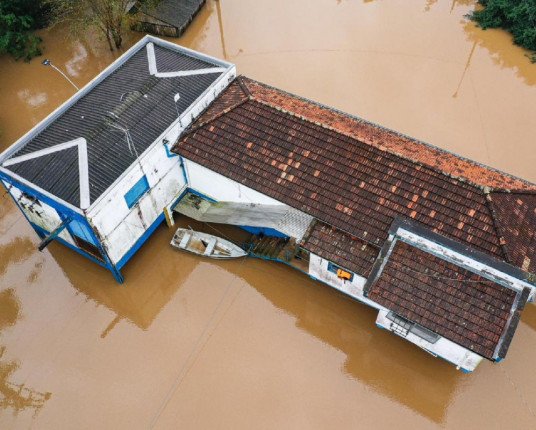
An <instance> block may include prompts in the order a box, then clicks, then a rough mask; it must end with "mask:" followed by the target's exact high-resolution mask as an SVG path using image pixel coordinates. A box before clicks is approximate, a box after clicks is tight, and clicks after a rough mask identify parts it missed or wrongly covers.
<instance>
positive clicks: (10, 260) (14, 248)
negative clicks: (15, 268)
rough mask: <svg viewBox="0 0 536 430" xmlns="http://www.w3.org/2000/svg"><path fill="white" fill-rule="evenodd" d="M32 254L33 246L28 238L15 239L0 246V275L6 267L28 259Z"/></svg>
mask: <svg viewBox="0 0 536 430" xmlns="http://www.w3.org/2000/svg"><path fill="white" fill-rule="evenodd" d="M34 252H36V250H35V245H34V244H33V242H32V241H31V240H30V239H29V238H28V237H16V238H15V239H13V240H12V241H10V242H8V243H6V244H4V245H0V275H3V274H4V273H5V272H6V270H7V269H8V267H10V266H12V265H14V264H17V263H20V262H22V261H24V260H26V259H28V258H29V257H30V255H32V254H33V253H34Z"/></svg>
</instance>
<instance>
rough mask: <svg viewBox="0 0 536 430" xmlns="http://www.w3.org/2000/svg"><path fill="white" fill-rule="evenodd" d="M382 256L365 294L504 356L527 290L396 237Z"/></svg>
mask: <svg viewBox="0 0 536 430" xmlns="http://www.w3.org/2000/svg"><path fill="white" fill-rule="evenodd" d="M388 245H389V244H386V247H388ZM382 259H386V260H387V262H386V263H385V265H384V266H383V267H382V268H381V269H379V270H380V273H379V274H373V276H372V277H371V278H372V279H369V282H370V284H367V286H366V287H365V294H366V295H367V297H368V298H370V299H371V300H374V301H375V302H376V303H379V304H380V305H382V306H384V307H386V308H387V309H389V310H391V311H393V312H395V313H396V314H398V315H400V316H402V317H403V318H406V319H408V320H410V321H412V322H414V323H417V324H420V325H421V326H423V327H425V328H427V329H429V330H432V331H433V332H435V333H437V334H439V335H441V336H443V337H445V338H447V339H449V340H451V341H453V342H455V343H457V344H459V345H462V346H464V347H466V348H468V349H470V350H472V351H474V352H476V353H477V354H479V355H481V356H483V357H486V358H488V359H494V358H497V357H504V356H505V355H506V351H507V349H508V346H509V343H510V340H511V339H512V336H513V334H514V331H515V329H516V326H517V323H518V320H519V313H520V311H521V310H522V309H523V306H524V304H525V302H526V300H527V296H528V294H529V289H528V288H525V289H524V290H523V293H519V292H517V291H514V290H511V289H509V288H506V287H504V286H502V285H500V284H498V283H495V282H493V281H490V280H488V279H486V278H483V277H482V276H480V275H478V274H475V273H473V272H471V271H469V270H466V269H464V268H461V267H459V266H458V265H456V264H453V263H451V262H449V261H446V260H444V259H442V258H439V257H437V256H435V255H432V254H430V253H429V252H427V251H424V250H422V249H419V248H417V247H415V246H413V245H411V244H408V243H405V242H402V241H400V240H397V241H396V243H395V245H394V248H393V249H392V250H391V251H390V253H389V254H388V255H383V256H382ZM378 264H379V263H378ZM499 345H501V347H500V350H497V347H498V346H499Z"/></svg>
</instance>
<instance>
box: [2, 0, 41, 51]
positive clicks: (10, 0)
mask: <svg viewBox="0 0 536 430" xmlns="http://www.w3.org/2000/svg"><path fill="white" fill-rule="evenodd" d="M47 14H48V9H47V8H46V7H44V6H43V3H42V2H41V0H0V54H4V53H7V54H10V55H12V56H13V57H14V58H15V59H17V60H18V59H19V58H24V59H25V60H26V61H29V60H30V59H32V58H33V57H35V56H37V55H41V49H40V48H39V45H40V43H41V38H40V37H38V36H36V35H34V34H33V30H35V29H37V28H41V27H44V26H45V25H46V21H47Z"/></svg>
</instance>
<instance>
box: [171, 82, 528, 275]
mask: <svg viewBox="0 0 536 430" xmlns="http://www.w3.org/2000/svg"><path fill="white" fill-rule="evenodd" d="M174 151H176V152H178V153H180V154H182V155H183V156H184V157H186V158H188V159H190V160H192V161H195V162H198V163H200V164H203V165H204V166H206V167H207V168H210V169H212V170H214V171H216V172H218V173H220V174H222V175H224V176H227V177H229V178H231V179H234V180H236V181H238V182H240V183H242V184H244V185H247V186H248V187H251V188H253V189H255V190H257V191H260V192H262V193H264V194H267V195H269V196H270V197H273V198H275V199H277V200H279V201H281V202H283V203H286V204H288V205H289V206H292V207H295V208H296V209H299V210H301V211H303V212H306V213H308V214H310V215H312V216H314V217H315V218H317V219H318V220H320V221H321V222H323V223H325V224H328V225H329V226H331V227H332V228H331V233H330V231H329V230H330V229H324V230H323V231H316V232H315V231H313V233H314V234H313V235H312V236H310V238H309V239H308V240H306V241H305V243H304V246H305V247H306V248H310V249H315V251H316V252H319V250H323V253H324V255H325V256H326V258H330V256H331V257H333V258H335V259H336V258H339V261H340V255H338V254H337V253H339V254H340V251H341V249H342V250H343V251H344V250H347V249H352V248H356V246H354V245H352V246H350V248H348V246H349V245H348V244H349V243H350V242H348V240H357V241H358V242H359V243H360V245H359V246H362V245H363V244H367V245H368V246H369V247H370V249H368V250H366V251H363V252H365V260H363V259H361V260H360V261H355V262H353V264H352V262H351V261H350V262H348V264H347V265H346V266H343V267H347V268H349V269H351V270H355V271H356V273H358V274H360V275H362V276H366V275H367V270H366V269H364V268H363V267H364V265H365V263H364V261H367V260H368V258H369V256H368V253H370V251H371V249H372V250H374V249H376V253H379V250H380V248H381V246H382V245H383V243H384V242H385V240H386V239H387V236H388V231H389V228H390V226H391V224H392V223H393V221H394V219H395V218H397V217H405V218H408V219H413V220H415V221H418V222H419V223H420V224H422V225H424V226H426V227H428V228H429V229H430V230H432V231H435V232H437V233H440V234H442V235H444V236H446V237H449V238H451V239H455V240H457V241H459V242H462V243H465V244H467V245H468V246H470V247H472V248H475V249H477V250H479V251H482V252H485V253H487V254H489V255H492V256H494V257H496V258H498V259H500V260H505V261H508V262H510V263H512V264H514V265H516V266H518V267H522V268H523V269H524V270H528V271H532V272H536V240H535V236H534V235H535V232H536V224H535V223H534V222H533V217H534V214H535V210H536V199H535V198H533V197H532V196H533V193H535V192H536V185H534V184H531V183H529V182H527V181H524V180H522V179H519V178H515V177H513V176H511V175H508V174H505V173H501V172H499V171H497V170H495V169H492V168H489V167H486V166H483V165H481V164H478V163H476V162H473V161H470V160H466V159H463V158H461V157H458V156H456V155H454V154H451V153H449V152H446V151H444V150H441V149H438V148H435V147H432V146H430V145H427V144H425V143H422V142H419V141H416V140H414V139H411V138H409V137H407V136H403V135H400V134H398V133H396V132H394V131H390V130H387V129H384V128H382V127H379V126H377V125H375V124H372V123H369V122H366V121H364V120H362V119H359V118H355V117H351V116H349V115H347V114H344V113H341V112H339V111H336V110H334V109H331V108H329V107H326V106H322V105H319V104H317V103H315V102H312V101H309V100H305V99H302V98H300V97H297V96H294V95H291V94H288V93H286V92H284V91H281V90H278V89H275V88H273V87H269V86H267V85H265V84H261V83H259V82H256V81H253V80H251V79H248V78H245V77H238V78H237V79H236V80H235V81H234V82H233V83H232V84H231V85H230V86H229V87H228V88H227V89H226V90H225V91H224V92H223V93H222V95H221V96H220V97H219V98H217V99H216V101H215V102H214V103H212V105H211V106H210V107H209V108H208V109H207V110H206V112H205V113H204V114H203V115H201V117H200V118H199V119H198V120H197V121H196V123H195V124H194V126H193V127H192V128H191V129H190V130H189V131H188V132H187V133H186V134H185V135H184V136H183V137H182V138H181V139H180V140H179V141H178V142H177V144H176V145H175V147H174ZM518 201H522V202H523V208H522V209H521V208H519V209H520V210H518V211H517V213H516V215H515V221H514V220H511V219H509V217H508V216H507V213H505V214H504V215H503V214H502V212H501V210H500V209H498V208H497V207H498V206H500V207H510V206H512V205H515V204H517V202H518ZM337 238H342V239H341V240H338V241H337V243H339V244H341V245H339V249H338V250H337V249H335V250H332V249H331V248H332V247H333V246H332V244H333V243H334V240H335V239H337ZM313 241H314V243H313ZM343 243H344V244H343ZM313 247H314V248H313ZM356 258H358V257H355V256H353V257H352V259H356ZM334 261H335V260H334ZM340 264H341V265H343V264H342V263H340ZM371 266H372V264H370V267H371ZM370 267H369V269H370Z"/></svg>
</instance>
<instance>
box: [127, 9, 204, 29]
mask: <svg viewBox="0 0 536 430" xmlns="http://www.w3.org/2000/svg"><path fill="white" fill-rule="evenodd" d="M205 2H206V0H161V1H159V2H158V3H157V4H156V5H153V6H149V7H148V6H146V5H143V3H142V2H138V4H137V5H135V6H133V9H132V11H133V12H137V15H136V21H135V23H134V24H133V26H132V28H133V30H136V31H141V32H143V33H152V34H156V35H158V36H168V37H180V36H181V35H182V34H183V33H184V32H185V31H186V28H188V25H190V23H191V22H192V20H193V19H194V18H195V16H196V15H197V14H198V13H199V11H200V10H201V8H202V7H203V5H204V4H205ZM140 3H141V4H140Z"/></svg>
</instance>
